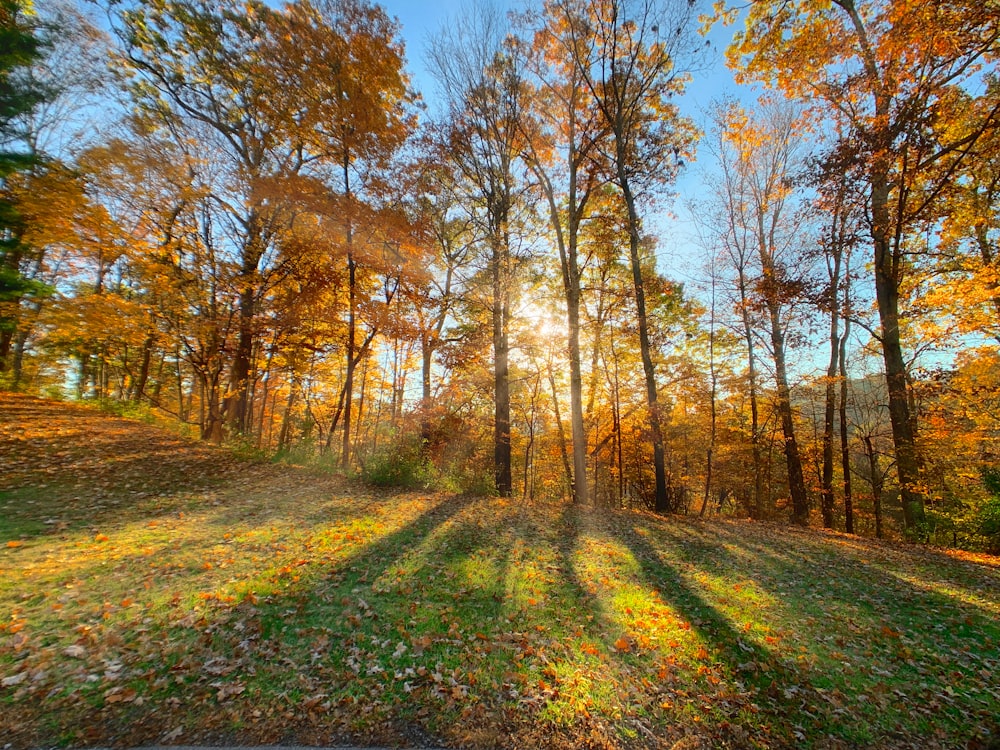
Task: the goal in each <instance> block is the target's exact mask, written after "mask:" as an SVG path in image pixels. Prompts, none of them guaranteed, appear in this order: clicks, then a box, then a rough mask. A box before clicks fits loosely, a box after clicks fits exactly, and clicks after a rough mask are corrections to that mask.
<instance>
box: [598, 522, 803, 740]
mask: <svg viewBox="0 0 1000 750" xmlns="http://www.w3.org/2000/svg"><path fill="white" fill-rule="evenodd" d="M628 520H629V518H628V517H626V516H618V515H616V516H614V517H612V519H611V520H610V522H609V523H608V524H607V526H606V527H605V529H604V532H605V533H606V534H607V535H608V537H609V538H611V539H613V540H615V541H617V542H619V543H621V544H622V545H624V546H625V547H626V548H627V549H628V550H629V552H630V553H631V556H632V557H633V558H634V560H635V561H636V562H637V564H638V566H639V571H640V576H641V580H642V581H644V583H645V584H646V585H647V586H650V587H651V588H652V589H654V590H655V591H656V592H658V594H659V597H660V598H662V601H663V602H664V603H665V604H667V605H668V606H669V607H670V608H671V609H672V610H673V611H674V613H676V615H677V617H678V618H679V619H680V620H681V621H682V623H684V624H683V625H682V627H690V629H691V631H693V632H694V633H696V634H697V636H698V637H699V639H700V640H701V641H702V642H703V643H704V644H705V645H704V647H703V648H700V649H699V650H698V651H697V653H696V654H694V656H693V661H692V662H691V663H689V664H686V665H682V668H683V669H686V670H688V672H689V673H688V675H687V676H686V677H683V676H682V677H681V678H680V681H679V682H677V683H675V682H672V678H671V677H670V676H668V677H667V684H665V685H664V686H662V687H663V689H664V690H665V691H666V694H667V695H668V696H670V697H672V698H673V700H674V701H676V702H677V703H679V704H686V705H687V707H688V709H689V710H695V711H698V710H700V711H703V712H704V713H703V718H702V719H694V721H695V722H698V721H704V722H705V723H707V724H709V726H708V727H707V729H708V730H709V732H710V734H711V736H712V742H714V743H717V744H721V745H726V746H736V747H749V746H759V747H770V748H776V747H797V746H798V745H799V741H798V740H797V739H796V736H795V732H796V727H795V723H796V720H797V719H798V718H800V717H798V716H797V715H796V711H795V703H796V696H797V695H800V696H801V702H802V703H804V702H805V701H806V696H807V695H808V694H809V693H810V692H811V687H810V685H809V683H808V680H807V678H806V675H804V674H803V673H802V672H801V671H800V670H799V669H798V667H797V665H796V664H795V663H794V661H793V660H790V659H784V658H782V657H781V655H779V654H777V653H775V652H773V651H772V650H771V649H770V648H768V647H766V646H763V645H761V644H760V643H758V642H756V641H755V640H754V639H753V638H751V637H749V636H748V634H747V632H746V631H744V630H740V629H738V628H737V627H736V626H735V625H734V624H733V622H732V621H731V620H730V619H729V618H728V617H726V616H725V614H723V613H722V612H721V611H720V610H719V609H717V608H716V607H715V606H713V604H712V603H711V602H710V601H709V600H708V599H707V598H706V597H704V596H703V595H702V594H701V593H700V592H699V590H698V589H697V588H696V587H695V586H693V585H691V583H690V581H689V577H688V575H686V574H685V572H683V571H682V570H681V569H679V568H678V566H677V565H676V564H672V563H671V562H669V561H668V560H667V559H665V558H664V556H663V555H662V554H661V553H660V551H659V550H657V549H656V548H655V547H654V546H653V545H652V544H651V543H650V541H649V540H648V539H647V538H646V537H645V535H643V534H640V533H638V532H637V531H636V530H635V529H634V528H631V527H630V526H629V525H628V523H627V521H628ZM709 552H710V550H708V549H701V550H699V551H698V552H697V553H694V552H692V557H691V559H690V561H691V563H692V564H694V565H698V564H700V563H701V555H702V554H707V553H709ZM698 661H701V662H702V663H701V664H699V663H697V662H698ZM692 682H693V683H694V684H695V685H697V686H698V688H697V689H699V690H700V691H701V695H692V694H691V693H690V685H691V684H692ZM675 690H676V691H679V692H676V693H675V692H674V691H675ZM769 697H770V698H773V699H775V700H774V701H773V705H769V702H768V700H767V699H768V698H769ZM779 697H780V699H781V700H777V699H778V698H779ZM790 709H791V710H790ZM687 720H688V721H691V720H692V719H691V716H688V717H687ZM747 724H750V725H751V726H750V727H749V728H748V727H747V726H745V725H747Z"/></svg>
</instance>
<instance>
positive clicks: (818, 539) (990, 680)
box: [0, 394, 1000, 750]
mask: <svg viewBox="0 0 1000 750" xmlns="http://www.w3.org/2000/svg"><path fill="white" fill-rule="evenodd" d="M997 716H1000V562H998V561H997V560H996V559H991V558H983V557H981V558H971V557H968V556H966V557H959V556H955V555H948V554H945V553H943V552H936V551H929V550H922V549H914V548H904V549H900V548H893V547H891V546H886V545H881V544H874V543H869V542H865V541H862V540H858V539H854V538H851V537H847V536H841V535H832V534H822V533H817V532H805V531H791V530H786V529H781V528H775V527H769V526H763V525H759V524H749V523H737V522H732V523H723V522H711V523H708V522H706V523H699V522H696V521H691V520H685V519H673V518H668V519H662V518H658V517H656V516H653V515H649V514H637V513H617V514H608V513H594V512H591V511H586V510H579V509H575V508H572V507H569V506H566V505H562V504H558V503H535V504H525V503H522V502H520V501H516V500H510V501H501V500H497V499H492V498H464V497H453V496H447V495H440V494H418V493H410V494H395V495H394V494H385V493H376V492H373V491H371V490H368V489H366V488H364V487H361V486H357V485H349V484H346V483H344V482H342V481H337V480H335V479H331V478H328V477H322V476H316V475H312V474H309V473H307V472H305V471H302V470H297V469H290V468H282V467H274V466H267V465H265V466H260V465H249V464H240V463H238V462H235V461H233V460H232V459H229V458H227V457H226V454H224V453H221V452H218V451H215V450H213V449H211V448H207V447H205V446H199V445H194V444H190V443H186V442H183V441H180V440H178V439H176V438H173V437H171V436H169V435H166V434H164V433H162V432H158V431H157V430H155V429H154V428H151V427H149V426H146V425H142V424H139V423H135V422H128V421H125V420H117V419H112V418H109V417H107V416H104V415H101V414H100V413H98V412H94V411H90V410H88V409H85V408H82V407H77V406H72V405H65V404H55V403H50V402H44V401H38V400H34V399H28V398H25V397H14V396H9V395H2V394H0V737H2V738H3V743H4V744H6V743H8V742H9V743H11V746H12V747H13V748H20V747H31V746H40V745H78V746H82V745H95V744H104V745H108V744H117V745H124V744H153V743H158V742H159V743H167V744H169V743H174V744H193V743H209V744H211V743H220V742H224V741H232V742H241V743H246V744H261V743H278V742H284V743H297V744H328V745H329V744H337V743H342V742H347V741H355V742H359V743H361V744H368V743H391V744H398V745H403V746H431V745H448V746H455V747H466V748H486V747H497V748H500V747H502V748H523V747H529V748H530V747H565V748H576V747H598V748H603V747H637V748H638V747H643V748H647V747H648V748H658V747H662V748H675V749H676V750H692V749H693V748H710V747H733V748H755V747H756V748H783V747H788V748H792V747H795V748H800V747H801V748H810V747H815V748H866V747H867V748H904V747H926V748H948V747H954V748H967V747H968V748H975V747H986V746H987V745H988V742H989V739H988V738H989V737H990V733H991V732H992V733H995V732H996V729H997V727H996V717H997ZM994 736H995V735H994Z"/></svg>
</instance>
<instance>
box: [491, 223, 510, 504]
mask: <svg viewBox="0 0 1000 750" xmlns="http://www.w3.org/2000/svg"><path fill="white" fill-rule="evenodd" d="M494 241H495V246H494V254H493V264H492V266H493V269H492V270H493V311H492V312H493V392H494V413H493V476H494V480H495V483H496V488H497V494H499V495H500V497H510V496H511V493H512V491H513V479H512V476H511V445H510V364H509V356H510V344H509V341H508V328H509V321H510V288H509V286H510V285H509V268H508V266H509V264H510V258H509V254H510V250H509V247H506V246H505V245H506V242H505V240H504V238H503V237H502V236H500V237H496V238H494Z"/></svg>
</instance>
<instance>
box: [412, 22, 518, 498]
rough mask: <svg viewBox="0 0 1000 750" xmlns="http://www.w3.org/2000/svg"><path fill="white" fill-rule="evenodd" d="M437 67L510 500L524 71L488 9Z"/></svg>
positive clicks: (498, 472) (454, 32)
mask: <svg viewBox="0 0 1000 750" xmlns="http://www.w3.org/2000/svg"><path fill="white" fill-rule="evenodd" d="M431 65H432V68H433V70H434V72H435V75H436V77H437V80H438V82H439V84H440V85H441V88H442V92H443V94H444V99H445V103H446V104H445V107H446V111H445V114H444V117H445V118H446V119H447V122H448V123H449V125H448V126H447V127H445V128H443V137H444V139H445V141H446V149H447V152H448V153H449V155H450V156H451V158H452V159H453V160H454V163H455V166H456V168H457V171H458V172H459V175H460V177H461V181H462V182H463V183H464V187H465V191H466V200H467V201H468V209H469V210H470V213H471V215H472V218H473V220H474V221H475V222H476V225H477V228H478V230H479V233H480V236H481V238H482V242H483V243H484V244H485V250H486V252H485V255H486V272H487V275H488V278H489V289H490V291H489V297H490V301H489V313H490V327H491V330H492V345H493V394H494V416H493V466H494V475H495V480H496V489H497V492H498V493H499V494H500V496H501V497H509V496H510V495H511V493H512V490H513V487H512V474H511V434H510V432H511V431H510V321H511V309H512V308H511V300H512V296H513V294H514V288H513V286H514V273H515V266H516V257H515V252H514V242H515V239H514V237H513V235H512V225H513V224H514V222H515V218H516V217H515V211H516V205H515V204H516V202H517V199H518V196H519V192H520V189H521V184H520V182H521V181H520V177H519V175H518V172H517V169H518V163H519V159H520V156H521V154H522V153H523V151H524V144H523V129H522V127H521V124H522V117H523V114H524V109H525V106H526V102H525V87H524V77H523V71H522V69H521V60H520V59H519V58H518V56H517V55H516V54H515V51H514V50H512V49H511V47H510V45H509V37H508V29H507V25H506V23H505V21H504V20H503V19H502V17H501V16H500V14H499V12H498V11H496V10H495V9H488V8H486V7H484V6H477V7H476V8H475V9H474V11H473V13H472V14H471V15H470V16H468V17H467V18H465V19H463V20H462V21H460V22H459V23H458V24H456V25H455V26H454V27H453V28H451V29H449V30H448V31H446V32H444V33H443V34H442V35H441V36H440V37H439V38H438V39H436V40H435V42H434V45H433V47H432V50H431Z"/></svg>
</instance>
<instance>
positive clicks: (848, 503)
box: [838, 305, 854, 534]
mask: <svg viewBox="0 0 1000 750" xmlns="http://www.w3.org/2000/svg"><path fill="white" fill-rule="evenodd" d="M850 330H851V319H850V318H849V317H848V310H847V306H846V305H845V307H844V335H843V336H842V337H841V339H840V352H839V357H838V359H839V369H840V465H841V471H842V472H843V474H844V530H845V531H846V532H847V533H848V534H853V533H854V497H853V494H852V487H851V451H850V443H849V442H848V432H847V336H848V334H849V333H850Z"/></svg>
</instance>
